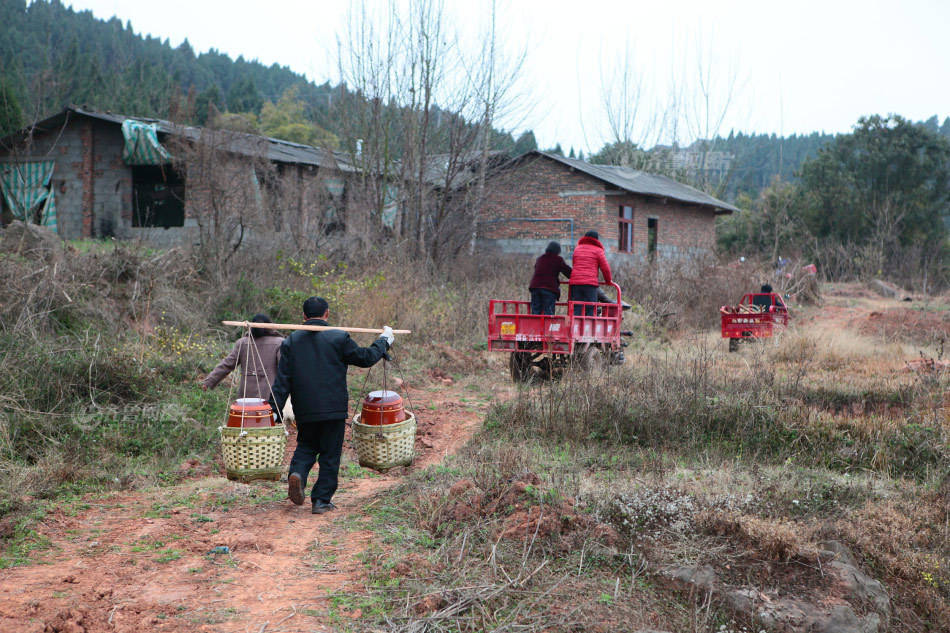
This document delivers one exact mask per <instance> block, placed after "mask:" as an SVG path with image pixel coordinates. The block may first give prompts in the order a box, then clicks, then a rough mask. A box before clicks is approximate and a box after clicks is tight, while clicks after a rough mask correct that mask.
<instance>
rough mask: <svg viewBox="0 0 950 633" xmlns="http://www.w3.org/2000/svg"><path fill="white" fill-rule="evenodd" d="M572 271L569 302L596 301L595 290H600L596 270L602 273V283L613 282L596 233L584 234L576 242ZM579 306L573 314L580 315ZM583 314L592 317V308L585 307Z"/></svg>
mask: <svg viewBox="0 0 950 633" xmlns="http://www.w3.org/2000/svg"><path fill="white" fill-rule="evenodd" d="M572 263H573V264H574V270H573V271H572V272H571V281H570V284H571V285H570V287H571V292H570V298H571V301H591V302H596V301H597V290H598V289H599V288H600V279H599V278H598V275H597V273H598V270H599V271H600V272H601V273H603V275H604V281H605V282H607V283H610V282H611V281H613V279H612V277H611V276H610V264H608V263H607V255H606V254H605V253H604V245H603V244H601V243H600V234H598V233H597V231H588V232H587V233H584V237H582V238H581V239H580V240H578V242H577V247H576V248H575V249H574V257H573V260H572ZM580 313H581V312H580V306H576V307H575V308H574V314H575V315H577V314H580ZM584 313H585V315H587V316H593V314H594V306H585V309H584Z"/></svg>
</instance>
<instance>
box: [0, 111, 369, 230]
mask: <svg viewBox="0 0 950 633" xmlns="http://www.w3.org/2000/svg"><path fill="white" fill-rule="evenodd" d="M130 123H132V124H135V125H140V127H145V128H147V129H146V132H148V133H149V134H150V135H151V137H153V138H154V140H153V141H152V143H153V146H152V147H149V146H148V145H149V143H148V142H147V141H143V143H144V144H142V143H139V142H138V141H137V140H135V139H133V144H132V146H133V151H130V136H129V134H130V133H129V132H128V129H129V128H130V127H132V126H131V125H130ZM172 157H174V158H175V160H172ZM212 172H213V173H212ZM355 172H356V170H355V169H354V168H353V167H352V166H351V165H349V164H348V162H347V161H346V160H345V158H344V156H343V155H342V154H339V153H338V152H331V151H328V150H325V149H319V148H314V147H310V146H307V145H301V144H298V143H291V142H288V141H283V140H279V139H273V138H267V137H262V136H256V135H252V134H241V133H235V132H228V131H223V130H209V129H203V128H196V127H189V126H182V125H176V124H174V123H171V122H169V121H163V120H159V119H149V118H143V117H128V116H123V115H118V114H112V113H108V112H97V111H93V110H88V109H83V108H79V107H75V106H70V107H67V108H65V109H64V110H63V111H61V112H59V113H58V114H56V115H54V116H51V117H49V118H47V119H44V120H42V121H38V122H36V123H34V124H32V125H31V126H30V127H29V128H27V129H26V130H24V131H21V132H18V133H15V134H12V135H9V136H7V137H5V138H3V139H0V190H2V195H0V213H2V218H3V221H4V222H9V221H10V220H11V219H13V218H15V217H17V216H18V215H24V214H30V215H31V216H32V217H31V218H30V220H31V221H33V222H38V223H41V224H43V223H45V224H48V225H50V226H51V228H54V229H55V230H56V231H57V232H58V233H59V235H60V236H61V237H63V238H65V239H77V238H87V237H116V238H119V239H139V240H142V241H144V242H148V243H151V244H158V245H174V244H179V243H182V242H186V243H187V242H194V241H196V240H197V237H198V235H199V232H200V231H202V230H207V226H208V225H209V224H213V223H214V222H215V221H217V222H218V224H219V225H220V224H223V222H220V221H218V220H217V218H219V217H221V214H220V213H218V214H217V215H215V213H217V212H218V211H220V209H212V208H211V207H212V205H214V204H219V203H220V202H221V201H222V200H225V201H226V202H227V204H229V205H230V206H231V207H232V209H231V211H233V212H234V213H235V214H237V215H240V216H241V218H240V220H239V221H240V222H241V225H240V227H239V230H240V231H241V234H242V236H244V237H247V236H249V235H253V234H254V232H255V231H257V232H262V231H264V230H265V229H266V230H267V231H268V232H269V234H280V233H281V231H283V235H284V236H285V238H286V239H288V240H291V239H301V236H307V235H314V234H316V233H322V232H323V231H326V230H333V229H335V228H341V227H342V225H343V217H344V211H345V210H346V209H345V207H346V205H347V203H346V190H347V187H348V185H347V182H348V178H349V177H350V176H351V175H352V174H354V173H355ZM31 177H32V179H33V181H34V182H32V183H27V184H26V186H22V185H23V181H24V180H29V179H30V178H31ZM17 183H19V184H20V185H21V187H20V189H21V190H20V191H17V190H16V187H15V186H14V185H15V184H17ZM30 188H32V191H27V190H29V189H30ZM24 191H26V193H24ZM31 196H32V197H31ZM37 200H42V203H41V205H40V206H41V207H42V209H41V208H40V207H34V202H35V201H37ZM14 205H15V206H17V208H16V209H14V208H11V207H12V206H14ZM49 209H54V211H53V213H52V220H51V221H49V220H50V218H49V217H47V216H48V215H49V214H48V213H47V211H48V210H49ZM315 210H316V211H315ZM17 211H19V213H17ZM231 211H229V213H230V212H231ZM353 215H354V216H356V217H358V216H359V214H358V213H354V214H353ZM314 216H317V217H314ZM229 230H230V229H229ZM236 230H237V229H236Z"/></svg>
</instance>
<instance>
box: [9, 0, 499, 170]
mask: <svg viewBox="0 0 950 633" xmlns="http://www.w3.org/2000/svg"><path fill="white" fill-rule="evenodd" d="M0 25H2V27H0V134H2V133H5V132H9V131H11V130H13V129H17V128H18V127H19V126H21V125H25V124H26V123H28V122H29V121H32V120H35V119H37V118H40V117H42V116H45V115H48V114H50V113H52V112H54V111H56V110H58V109H60V108H62V107H63V106H64V105H66V104H69V103H74V104H78V105H86V106H89V107H91V108H96V109H102V110H110V111H113V112H121V113H127V114H135V115H138V116H153V117H162V118H173V119H176V120H178V121H181V122H184V123H192V124H199V125H203V124H206V123H207V119H208V116H209V112H211V113H214V112H215V111H219V112H222V113H225V112H226V113H231V114H234V115H239V116H238V117H230V118H226V119H225V121H226V122H227V123H228V124H230V125H237V126H239V127H242V128H247V127H249V128H251V129H249V130H248V131H260V132H263V133H268V134H270V135H274V136H281V137H283V138H288V140H294V141H301V142H308V141H309V142H317V141H325V140H330V141H331V142H332V143H335V142H336V138H338V137H339V138H343V137H344V136H345V135H344V134H342V132H343V128H344V124H343V122H342V121H341V117H342V116H343V112H344V108H342V107H338V106H340V105H342V103H345V102H347V101H348V100H351V99H359V96H358V95H354V94H353V93H352V92H350V91H348V90H346V88H345V87H343V86H332V85H331V84H330V83H329V82H325V83H323V84H320V85H317V84H315V83H313V82H311V81H309V80H308V79H307V78H306V77H304V76H303V75H301V74H299V73H295V72H294V71H292V70H290V69H289V68H287V67H286V66H278V65H277V64H274V65H271V66H265V65H263V64H261V63H259V62H257V61H248V60H245V59H244V58H243V57H238V58H237V59H236V60H233V59H231V58H230V57H229V56H227V55H225V54H223V53H220V52H218V51H216V50H213V49H212V50H210V51H208V52H204V53H200V54H196V53H195V51H194V50H193V49H192V47H191V45H190V44H189V43H188V41H187V40H185V41H184V42H183V43H182V44H181V45H179V46H177V47H172V46H171V45H170V43H169V42H168V40H167V39H166V40H161V39H158V38H154V37H151V36H145V35H140V34H138V33H136V32H135V30H134V29H133V25H132V24H131V23H125V24H123V23H122V22H121V20H119V19H117V18H112V19H110V20H108V21H104V20H100V19H97V18H96V17H95V16H94V15H93V14H92V12H90V11H81V12H76V11H73V10H72V9H71V8H69V7H66V6H64V5H63V4H62V3H61V2H59V0H52V1H49V2H47V1H45V0H38V1H36V2H33V3H31V4H29V6H27V4H26V2H25V0H0ZM282 97H283V98H284V99H283V100H282ZM282 101H283V102H282ZM209 106H213V108H209ZM268 106H270V109H269V110H268ZM275 109H276V110H277V112H275ZM436 110H438V109H437V108H436ZM442 114H443V115H444V116H440V117H438V118H437V119H436V120H437V123H439V124H441V123H444V122H445V120H446V117H451V115H450V114H449V113H442ZM247 115H251V116H247ZM258 117H260V120H258ZM293 117H299V118H301V120H300V121H298V122H297V123H303V124H305V125H306V124H310V125H313V126H315V127H316V130H308V131H306V132H305V133H304V134H303V135H302V136H301V135H300V126H299V125H298V126H296V127H294V126H293V125H288V119H293ZM247 119H251V122H250V123H249V124H248V121H247ZM265 119H269V122H270V125H268V121H266V120H265ZM291 123H293V121H291ZM288 130H289V132H288ZM281 132H283V134H281ZM327 132H329V134H327ZM492 140H493V144H494V146H495V147H498V148H501V149H509V148H511V147H513V146H514V140H513V139H512V138H511V136H510V135H508V134H506V133H504V132H496V133H495V134H494V135H493V139H492ZM435 149H436V150H437V151H438V150H439V149H440V148H438V147H436V148H435Z"/></svg>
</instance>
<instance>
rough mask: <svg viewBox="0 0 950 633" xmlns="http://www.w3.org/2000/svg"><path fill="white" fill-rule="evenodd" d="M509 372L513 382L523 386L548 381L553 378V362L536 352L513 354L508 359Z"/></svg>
mask: <svg viewBox="0 0 950 633" xmlns="http://www.w3.org/2000/svg"><path fill="white" fill-rule="evenodd" d="M508 370H509V371H510V372H511V379H512V380H513V381H515V382H518V383H523V384H527V383H530V382H536V381H540V380H548V379H550V378H551V376H552V371H551V360H550V359H549V358H545V357H544V356H543V355H542V354H539V353H535V352H514V353H512V354H511V357H510V358H509V359H508Z"/></svg>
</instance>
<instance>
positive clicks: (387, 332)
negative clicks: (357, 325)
mask: <svg viewBox="0 0 950 633" xmlns="http://www.w3.org/2000/svg"><path fill="white" fill-rule="evenodd" d="M382 337H383V338H384V339H386V342H387V343H388V344H389V346H390V347H392V346H393V341H395V340H396V337H395V335H393V329H392V328H391V327H389V326H388V325H387V326H385V327H384V328H383V334H382Z"/></svg>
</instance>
